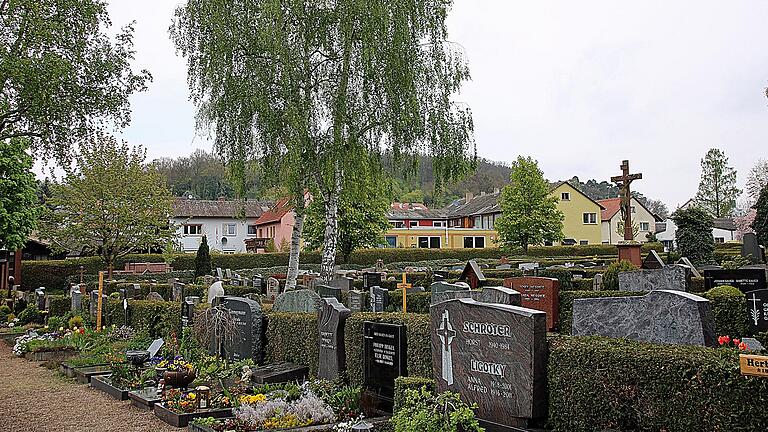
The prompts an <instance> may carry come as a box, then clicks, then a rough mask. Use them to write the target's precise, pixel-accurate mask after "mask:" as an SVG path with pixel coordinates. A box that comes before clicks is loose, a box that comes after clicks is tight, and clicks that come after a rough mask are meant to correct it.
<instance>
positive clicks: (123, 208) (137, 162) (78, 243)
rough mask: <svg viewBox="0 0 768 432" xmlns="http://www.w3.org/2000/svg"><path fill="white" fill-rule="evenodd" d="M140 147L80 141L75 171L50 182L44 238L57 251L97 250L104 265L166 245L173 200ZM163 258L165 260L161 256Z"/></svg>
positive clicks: (102, 140) (99, 139)
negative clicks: (61, 180) (146, 161)
mask: <svg viewBox="0 0 768 432" xmlns="http://www.w3.org/2000/svg"><path fill="white" fill-rule="evenodd" d="M145 159H146V153H145V151H144V150H143V149H142V148H141V147H134V148H131V147H129V146H128V145H127V144H125V143H122V144H118V143H117V141H116V140H115V139H114V138H111V137H107V136H100V137H97V138H94V139H92V140H90V141H88V142H86V143H81V145H80V155H79V156H77V157H76V158H75V162H76V163H75V169H68V170H67V175H66V177H65V178H64V181H63V182H62V183H54V184H52V185H51V190H52V193H53V196H52V197H51V198H50V199H49V200H48V205H49V206H51V208H53V209H54V210H52V211H49V212H48V213H47V214H46V216H45V218H44V224H43V226H42V228H43V237H45V238H49V239H52V240H53V242H54V246H55V247H56V249H69V250H73V251H80V250H83V249H85V250H90V251H98V253H99V255H100V256H101V258H102V259H103V260H104V263H105V264H106V265H107V267H108V268H109V267H111V266H112V265H113V264H114V263H115V259H116V258H118V257H121V256H124V255H127V254H128V253H131V252H133V251H136V250H140V249H148V248H151V247H162V246H164V245H165V244H166V243H167V242H168V241H169V240H170V239H171V238H172V237H173V235H174V233H173V231H172V229H173V226H169V224H168V220H169V219H168V218H169V216H170V214H171V210H172V203H173V198H172V197H171V194H170V193H169V191H168V189H167V188H166V187H165V183H164V181H163V179H162V177H160V174H159V173H158V172H157V170H156V169H155V168H154V167H153V166H151V165H149V166H148V165H146V164H144V160H145ZM163 261H165V259H163Z"/></svg>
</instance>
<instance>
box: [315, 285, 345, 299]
mask: <svg viewBox="0 0 768 432" xmlns="http://www.w3.org/2000/svg"><path fill="white" fill-rule="evenodd" d="M341 292H342V289H341V288H338V287H333V286H328V285H318V286H317V294H318V295H319V296H320V297H321V298H325V297H333V298H335V299H336V300H338V301H341Z"/></svg>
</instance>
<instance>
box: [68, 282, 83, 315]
mask: <svg viewBox="0 0 768 432" xmlns="http://www.w3.org/2000/svg"><path fill="white" fill-rule="evenodd" d="M70 296H71V297H72V299H71V304H70V307H71V309H72V311H73V312H79V311H80V310H81V309H82V308H83V294H82V293H81V292H80V287H78V286H77V285H75V286H74V287H72V291H71V292H70Z"/></svg>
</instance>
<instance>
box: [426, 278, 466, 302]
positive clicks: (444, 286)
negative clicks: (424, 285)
mask: <svg viewBox="0 0 768 432" xmlns="http://www.w3.org/2000/svg"><path fill="white" fill-rule="evenodd" d="M429 291H430V292H431V293H432V300H431V302H432V303H435V302H437V301H443V300H445V299H446V297H445V296H441V295H440V294H441V293H444V292H446V291H469V286H468V285H466V284H458V283H448V282H432V285H430V286H429ZM454 298H455V297H454Z"/></svg>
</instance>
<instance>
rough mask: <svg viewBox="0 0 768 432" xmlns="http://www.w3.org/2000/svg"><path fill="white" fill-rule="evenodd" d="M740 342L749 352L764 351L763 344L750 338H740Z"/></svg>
mask: <svg viewBox="0 0 768 432" xmlns="http://www.w3.org/2000/svg"><path fill="white" fill-rule="evenodd" d="M741 341H742V342H744V343H745V344H746V345H747V349H748V350H750V351H762V350H764V349H765V347H764V346H763V344H761V343H760V341H759V340H757V339H755V338H751V337H745V338H741Z"/></svg>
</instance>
